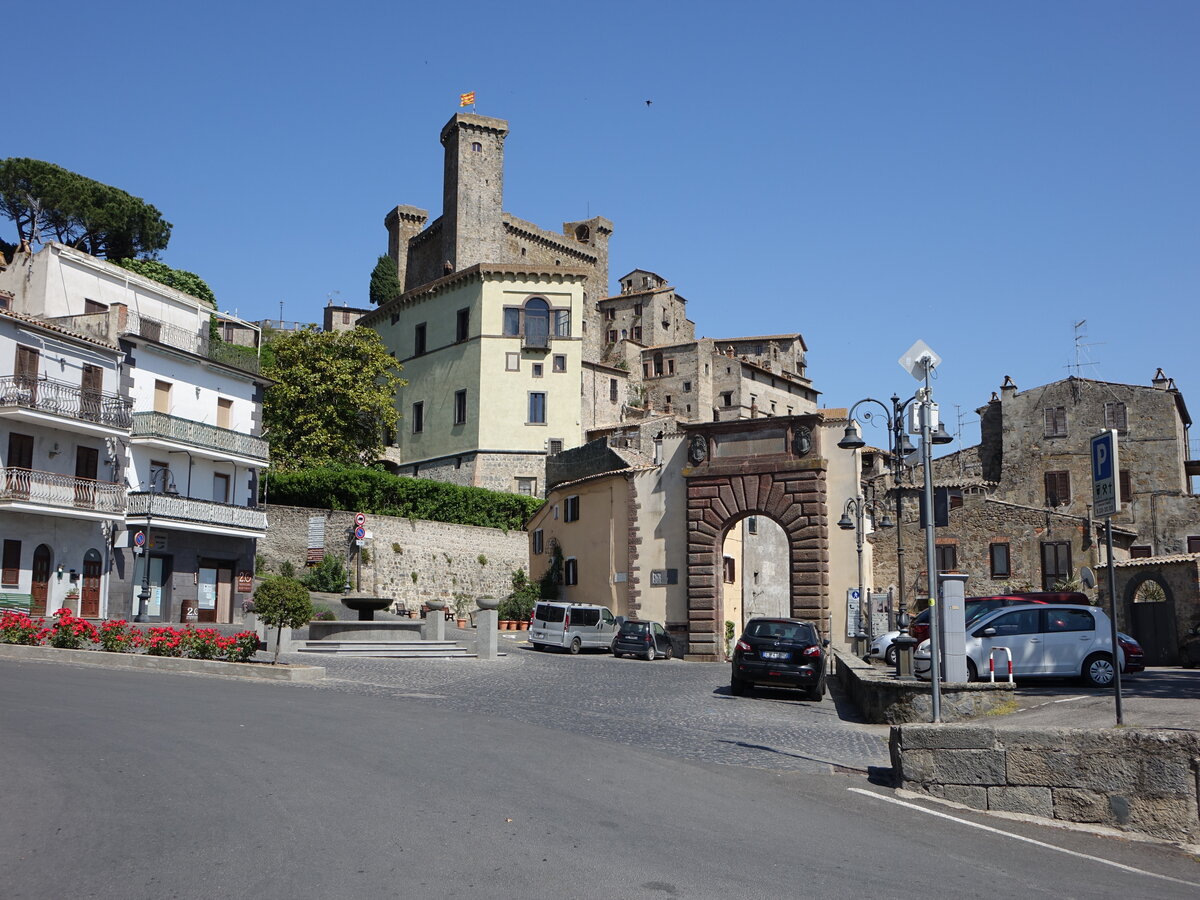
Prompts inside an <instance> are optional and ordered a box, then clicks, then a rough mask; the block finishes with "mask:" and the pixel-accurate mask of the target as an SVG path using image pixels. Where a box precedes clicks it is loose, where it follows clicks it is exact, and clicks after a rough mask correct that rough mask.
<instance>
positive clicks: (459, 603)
mask: <svg viewBox="0 0 1200 900" xmlns="http://www.w3.org/2000/svg"><path fill="white" fill-rule="evenodd" d="M471 605H472V601H471V598H470V597H468V596H466V595H463V596H460V597H455V598H454V617H455V621H454V624H455V625H457V626H458V627H459V628H466V627H467V623H468V622H469V621H470V619H469V618H468V616H469V615H470V614H471Z"/></svg>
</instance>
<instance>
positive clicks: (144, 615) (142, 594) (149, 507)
mask: <svg viewBox="0 0 1200 900" xmlns="http://www.w3.org/2000/svg"><path fill="white" fill-rule="evenodd" d="M153 511H154V474H153V473H151V475H150V496H149V497H147V498H146V546H144V547H143V548H142V589H141V590H140V591H139V592H138V595H137V598H138V611H137V615H135V616H134V617H133V621H135V622H145V621H148V620H149V614H148V612H147V610H149V608H150V514H151V513H152V512H153Z"/></svg>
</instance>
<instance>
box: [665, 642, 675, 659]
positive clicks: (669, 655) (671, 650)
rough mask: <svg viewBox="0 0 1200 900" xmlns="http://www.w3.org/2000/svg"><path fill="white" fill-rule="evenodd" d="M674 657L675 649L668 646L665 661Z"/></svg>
mask: <svg viewBox="0 0 1200 900" xmlns="http://www.w3.org/2000/svg"><path fill="white" fill-rule="evenodd" d="M674 657H675V648H674V647H672V646H671V645H670V644H668V645H667V649H666V650H664V651H663V659H674Z"/></svg>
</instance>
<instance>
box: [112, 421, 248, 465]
mask: <svg viewBox="0 0 1200 900" xmlns="http://www.w3.org/2000/svg"><path fill="white" fill-rule="evenodd" d="M132 437H133V438H134V440H135V441H137V440H139V439H141V440H144V441H152V440H154V439H158V440H160V441H165V442H169V443H180V444H188V445H190V446H193V447H200V448H204V449H207V450H212V451H216V452H218V453H222V454H230V455H233V456H241V457H245V458H247V459H252V460H258V461H261V462H263V463H266V461H267V455H268V451H267V442H266V441H265V440H263V439H262V438H260V437H254V436H252V435H249V434H242V433H241V432H240V431H234V430H232V429H230V428H219V427H217V426H216V425H206V424H203V423H200V422H192V421H190V420H188V419H180V418H178V417H177V416H168V415H167V414H166V413H160V412H136V413H134V414H133V434H132Z"/></svg>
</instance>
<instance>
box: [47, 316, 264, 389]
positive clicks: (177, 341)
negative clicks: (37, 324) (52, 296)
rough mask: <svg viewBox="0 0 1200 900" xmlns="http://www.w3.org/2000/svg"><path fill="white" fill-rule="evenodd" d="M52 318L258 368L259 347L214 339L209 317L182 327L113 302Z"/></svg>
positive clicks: (247, 369)
mask: <svg viewBox="0 0 1200 900" xmlns="http://www.w3.org/2000/svg"><path fill="white" fill-rule="evenodd" d="M51 321H53V322H54V323H55V324H58V325H62V326H63V327H65V328H70V329H71V330H73V331H82V332H83V333H84V334H93V335H96V336H97V337H102V338H104V339H106V340H110V341H115V340H116V339H117V338H118V337H121V336H133V337H140V338H144V339H146V340H150V341H155V342H157V343H160V344H165V345H167V346H168V347H174V348H176V349H177V350H184V351H186V352H188V353H194V354H195V355H197V356H203V357H205V358H207V359H211V360H213V362H219V363H224V364H225V365H229V366H233V367H234V368H237V369H241V370H242V371H244V372H251V373H253V374H255V375H257V374H258V372H259V361H258V349H257V348H256V347H252V346H243V345H241V344H236V343H230V342H228V341H222V340H215V339H213V338H212V337H211V336H210V334H209V324H210V320H209V319H204V320H202V321H199V322H198V323H197V325H196V327H195V328H183V327H181V326H179V325H172V324H170V323H169V322H160V321H159V320H158V319H152V318H150V317H149V316H143V315H141V314H140V313H136V312H134V311H133V310H131V309H129V308H128V307H126V306H122V305H120V304H114V305H113V306H112V308H110V309H109V310H108V311H107V312H101V313H89V314H86V315H81V316H59V317H57V318H55V319H52V320H51ZM219 321H220V320H219V317H218V322H219ZM233 332H234V333H233V334H232V336H233V337H235V338H236V337H237V336H238V335H239V334H244V335H246V336H247V337H249V336H251V335H257V332H254V331H249V330H247V329H245V328H240V329H233Z"/></svg>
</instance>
